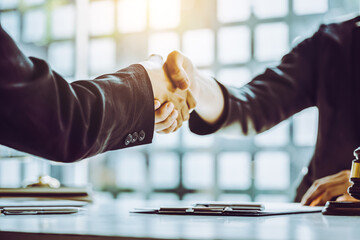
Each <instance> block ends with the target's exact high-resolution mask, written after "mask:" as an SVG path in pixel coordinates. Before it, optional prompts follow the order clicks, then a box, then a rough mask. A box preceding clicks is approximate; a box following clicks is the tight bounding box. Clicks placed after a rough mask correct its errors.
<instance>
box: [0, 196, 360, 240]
mask: <svg viewBox="0 0 360 240" xmlns="http://www.w3.org/2000/svg"><path fill="white" fill-rule="evenodd" d="M159 204H160V203H159V202H158V201H157V202H150V201H134V200H131V201H128V200H108V201H100V202H97V203H96V204H93V205H90V206H89V207H88V210H87V211H85V212H82V213H78V214H73V215H51V216H40V215H35V216H4V215H2V216H0V239H37V240H38V239H39V240H42V239H46V240H49V239H50V240H51V239H129V238H130V239H131V238H137V239H139V238H140V239H307V240H308V239H358V237H359V236H360V228H359V226H360V218H359V217H340V216H323V215H322V214H321V213H307V214H297V215H283V216H269V217H262V218H254V217H250V218H249V217H228V216H175V215H147V214H132V213H129V210H131V209H133V208H136V207H154V206H159ZM166 204H168V203H166ZM174 204H175V203H174ZM177 204H182V205H184V204H185V203H182V202H178V203H177ZM186 204H188V202H187V203H186ZM34 233H43V234H40V235H39V234H34ZM58 234H62V235H61V236H59V235H58ZM74 234H75V235H74ZM95 236H101V238H96V237H95Z"/></svg>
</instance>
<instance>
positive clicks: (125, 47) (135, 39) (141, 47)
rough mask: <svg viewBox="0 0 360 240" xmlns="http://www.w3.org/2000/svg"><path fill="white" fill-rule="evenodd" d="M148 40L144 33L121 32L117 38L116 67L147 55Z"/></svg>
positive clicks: (127, 64)
mask: <svg viewBox="0 0 360 240" xmlns="http://www.w3.org/2000/svg"><path fill="white" fill-rule="evenodd" d="M148 42H149V39H148V35H147V34H146V33H132V34H123V35H122V36H121V37H120V38H118V45H117V46H118V47H119V50H118V56H119V59H118V61H119V62H118V64H117V67H118V69H121V68H124V67H127V66H129V65H130V64H134V63H137V62H140V61H144V59H145V58H146V57H148V51H149V49H148Z"/></svg>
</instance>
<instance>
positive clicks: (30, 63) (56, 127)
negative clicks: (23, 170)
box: [0, 26, 154, 162]
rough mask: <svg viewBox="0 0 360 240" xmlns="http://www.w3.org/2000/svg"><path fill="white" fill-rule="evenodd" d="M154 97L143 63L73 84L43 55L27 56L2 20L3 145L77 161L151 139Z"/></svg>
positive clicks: (0, 88) (0, 123)
mask: <svg viewBox="0 0 360 240" xmlns="http://www.w3.org/2000/svg"><path fill="white" fill-rule="evenodd" d="M153 99H154V97H153V92H152V86H151V82H150V79H149V77H148V75H147V73H146V70H145V69H144V68H143V67H142V66H141V65H132V66H130V67H128V68H126V69H122V70H120V71H118V72H116V73H113V74H108V75H103V76H100V77H98V78H96V79H94V80H92V81H76V82H73V83H71V84H69V83H68V82H67V81H66V80H64V79H63V78H62V77H61V76H60V75H59V74H57V73H56V72H54V71H52V70H51V69H50V67H49V66H48V65H47V63H46V62H45V61H43V60H40V59H37V58H31V57H30V58H27V57H25V56H24V55H23V54H22V53H21V51H20V50H19V49H18V48H17V46H16V44H15V43H14V42H13V40H12V39H11V38H10V37H9V36H8V35H7V34H6V33H5V31H3V29H2V28H1V26H0V144H2V145H6V146H8V147H11V148H15V149H17V150H20V151H24V152H27V153H30V154H34V155H37V156H40V157H43V158H46V159H50V160H55V161H61V162H73V161H76V160H80V159H83V158H86V157H90V156H92V155H95V154H98V153H102V152H105V151H108V150H115V149H121V148H125V147H130V146H136V145H140V144H146V143H150V142H151V141H152V137H153V131H154V105H153ZM129 134H130V135H131V136H132V138H130V139H129ZM129 140H130V141H129Z"/></svg>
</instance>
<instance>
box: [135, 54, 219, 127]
mask: <svg viewBox="0 0 360 240" xmlns="http://www.w3.org/2000/svg"><path fill="white" fill-rule="evenodd" d="M140 64H141V65H142V66H143V67H144V68H145V69H146V71H147V73H148V75H149V77H150V81H151V84H152V88H153V93H154V98H155V99H154V108H155V131H156V132H158V133H171V132H175V131H176V130H177V129H179V128H180V127H181V126H182V124H183V122H185V121H187V120H189V118H190V113H191V111H193V110H194V109H196V111H197V113H198V114H199V116H200V117H201V118H202V119H203V120H204V121H205V122H207V123H209V124H212V123H215V122H216V121H217V120H218V118H220V116H221V114H222V111H223V108H224V99H223V94H222V91H221V89H220V87H219V85H218V84H217V83H216V81H215V80H213V79H212V78H209V77H206V76H203V75H201V74H200V72H199V71H198V70H197V69H196V67H195V66H194V65H193V64H192V62H191V61H190V59H188V58H187V57H185V56H184V55H183V54H182V53H180V52H178V51H174V52H172V53H170V54H169V56H168V57H167V60H166V62H164V61H163V59H162V57H161V56H158V55H151V56H150V57H149V59H148V60H146V61H144V62H141V63H140Z"/></svg>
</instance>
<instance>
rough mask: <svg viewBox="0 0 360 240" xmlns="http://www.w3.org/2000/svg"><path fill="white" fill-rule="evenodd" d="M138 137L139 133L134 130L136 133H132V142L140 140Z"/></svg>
mask: <svg viewBox="0 0 360 240" xmlns="http://www.w3.org/2000/svg"><path fill="white" fill-rule="evenodd" d="M138 137H139V134H138V133H137V132H134V133H133V134H132V140H131V142H132V143H135V142H136V141H137V140H138Z"/></svg>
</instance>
